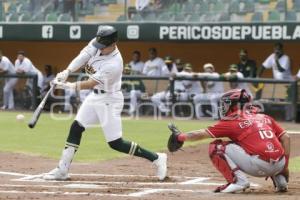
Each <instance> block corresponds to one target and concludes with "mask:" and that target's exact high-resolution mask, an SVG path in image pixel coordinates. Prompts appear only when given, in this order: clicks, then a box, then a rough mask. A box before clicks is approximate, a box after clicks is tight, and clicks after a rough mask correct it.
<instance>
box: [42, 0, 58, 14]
mask: <svg viewBox="0 0 300 200" xmlns="http://www.w3.org/2000/svg"><path fill="white" fill-rule="evenodd" d="M54 8H55V7H54V4H53V3H48V4H46V5H45V6H43V7H42V11H43V12H44V13H45V14H47V13H53V12H54Z"/></svg>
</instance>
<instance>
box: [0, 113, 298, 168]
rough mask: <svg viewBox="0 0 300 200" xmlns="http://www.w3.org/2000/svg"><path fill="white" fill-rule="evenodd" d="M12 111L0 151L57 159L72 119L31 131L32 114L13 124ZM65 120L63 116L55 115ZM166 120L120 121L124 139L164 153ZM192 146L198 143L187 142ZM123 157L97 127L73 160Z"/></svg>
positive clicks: (195, 124) (44, 121)
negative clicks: (110, 146) (29, 121)
mask: <svg viewBox="0 0 300 200" xmlns="http://www.w3.org/2000/svg"><path fill="white" fill-rule="evenodd" d="M17 114H18V113H16V112H0V122H1V125H2V130H1V131H0V139H1V142H0V151H7V152H17V153H25V154H31V155H40V156H44V157H49V158H55V159H58V158H59V157H60V155H61V151H62V149H63V147H64V144H65V140H66V137H67V135H68V132H69V128H70V125H71V123H72V121H73V118H71V119H69V120H54V119H52V118H51V116H50V114H47V113H43V114H42V116H41V118H40V120H39V122H38V124H37V125H36V127H35V128H34V129H30V128H28V127H27V121H28V120H29V119H30V117H31V115H32V113H23V114H24V115H25V121H24V122H17V121H16V115H17ZM57 116H60V117H66V115H64V114H61V115H59V114H57ZM168 123H169V120H165V119H163V120H153V119H150V118H149V119H139V120H130V119H126V118H125V119H124V120H123V135H124V138H126V139H128V140H132V141H135V142H137V143H138V144H140V145H141V146H143V147H145V148H148V149H150V150H153V151H162V150H166V143H167V139H168V137H169V130H168V128H167V124H168ZM211 123H212V122H205V121H201V122H200V121H196V120H192V121H176V124H177V125H178V127H179V128H180V129H181V130H182V131H188V130H195V129H201V128H205V127H207V126H208V125H210V124H211ZM187 144H188V145H195V144H198V143H187ZM122 156H126V154H122V153H118V152H116V151H113V150H111V149H110V148H109V147H108V145H107V143H106V142H105V139H104V137H103V134H102V130H101V128H91V129H88V130H86V131H85V132H84V134H83V138H82V142H81V146H80V150H79V151H78V153H77V155H76V157H75V160H76V161H89V162H94V161H100V160H108V159H113V158H118V157H122ZM290 170H291V171H293V172H298V171H300V157H296V158H293V159H291V160H290Z"/></svg>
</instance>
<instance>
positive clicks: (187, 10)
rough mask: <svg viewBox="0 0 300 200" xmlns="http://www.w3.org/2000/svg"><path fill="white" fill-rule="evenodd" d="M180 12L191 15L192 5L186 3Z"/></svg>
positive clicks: (189, 2) (191, 3)
mask: <svg viewBox="0 0 300 200" xmlns="http://www.w3.org/2000/svg"><path fill="white" fill-rule="evenodd" d="M181 12H183V13H189V14H192V13H193V12H194V3H193V2H191V1H188V2H187V3H185V4H183V5H182V7H181Z"/></svg>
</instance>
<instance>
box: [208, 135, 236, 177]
mask: <svg viewBox="0 0 300 200" xmlns="http://www.w3.org/2000/svg"><path fill="white" fill-rule="evenodd" d="M227 144H228V142H224V141H222V140H215V141H213V142H212V143H210V144H209V149H208V153H209V157H210V159H211V161H212V163H213V165H214V166H215V167H216V168H217V170H219V172H221V174H222V175H223V176H224V178H225V179H226V180H227V182H228V183H235V182H236V180H237V179H236V177H235V174H234V172H235V171H236V170H238V168H236V169H231V168H230V166H229V164H228V162H227V160H226V157H225V155H224V153H225V148H226V145H227Z"/></svg>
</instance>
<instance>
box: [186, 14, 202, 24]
mask: <svg viewBox="0 0 300 200" xmlns="http://www.w3.org/2000/svg"><path fill="white" fill-rule="evenodd" d="M186 21H188V22H200V15H199V14H198V13H193V14H188V15H187V17H186Z"/></svg>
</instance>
